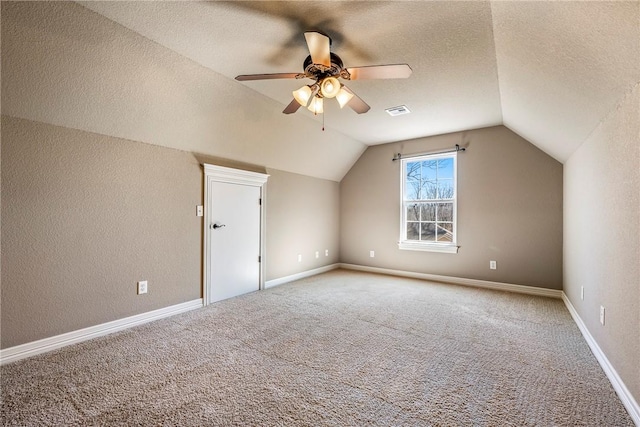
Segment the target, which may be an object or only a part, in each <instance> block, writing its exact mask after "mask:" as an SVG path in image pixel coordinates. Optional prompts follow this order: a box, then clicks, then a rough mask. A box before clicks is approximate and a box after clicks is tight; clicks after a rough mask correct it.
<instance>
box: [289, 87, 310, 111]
mask: <svg viewBox="0 0 640 427" xmlns="http://www.w3.org/2000/svg"><path fill="white" fill-rule="evenodd" d="M293 97H294V98H295V100H296V101H298V104H300V105H302V106H303V107H306V106H307V105H309V100H310V99H311V88H310V87H309V86H302V87H301V88H300V89H298V90H294V91H293Z"/></svg>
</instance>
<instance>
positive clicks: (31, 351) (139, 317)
mask: <svg viewBox="0 0 640 427" xmlns="http://www.w3.org/2000/svg"><path fill="white" fill-rule="evenodd" d="M201 307H202V298H200V299H196V300H193V301H187V302H183V303H181V304H176V305H172V306H169V307H165V308H160V309H158V310H153V311H149V312H147V313H141V314H136V315H135V316H130V317H126V318H124V319H118V320H114V321H112V322H107V323H103V324H101V325H95V326H90V327H88V328H84V329H79V330H77V331H72V332H67V333H64V334H61V335H56V336H54V337H49V338H44V339H41V340H38V341H33V342H29V343H26V344H21V345H17V346H15V347H9V348H6V349H3V350H0V365H4V364H7V363H10V362H15V361H17V360H20V359H25V358H27V357H31V356H35V355H36V354H41V353H45V352H47V351H51V350H55V349H57V348H60V347H65V346H67V345H71V344H76V343H79V342H82V341H86V340H89V339H92V338H97V337H100V336H103V335H107V334H110V333H113V332H117V331H120V330H123V329H127V328H131V327H133V326H137V325H142V324H143V323H147V322H151V321H153V320H158V319H162V318H164V317H169V316H173V315H175V314H179V313H184V312H185V311H190V310H194V309H196V308H201Z"/></svg>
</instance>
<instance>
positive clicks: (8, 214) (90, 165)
mask: <svg viewBox="0 0 640 427" xmlns="http://www.w3.org/2000/svg"><path fill="white" fill-rule="evenodd" d="M202 182H203V181H202V171H201V168H200V166H199V164H198V162H197V160H196V159H195V158H194V157H193V156H192V155H190V154H189V153H186V152H182V151H177V150H171V149H166V148H162V147H157V146H153V145H149V144H144V143H135V142H131V141H126V140H122V139H117V138H111V137H106V136H101V135H96V134H91V133H87V132H82V131H77V130H72V129H67V128H61V127H56V126H51V125H47V124H43V123H37V122H32V121H27V120H22V119H16V118H11V117H8V116H2V265H3V269H2V348H6V347H10V346H14V345H17V344H22V343H25V342H30V341H34V340H37V339H41V338H45V337H49V336H53V335H57V334H60V333H64V332H69V331H73V330H77V329H80V328H84V327H88V326H92V325H96V324H100V323H103V322H108V321H111V320H116V319H119V318H123V317H126V316H131V315H134V314H138V313H143V312H147V311H150V310H154V309H158V308H162V307H166V306H169V305H173V304H178V303H181V302H185V301H190V300H193V299H196V298H200V295H201V253H202V238H201V228H202V221H201V220H202V218H199V217H196V215H195V208H196V205H198V204H202ZM138 280H148V281H149V293H148V294H146V295H140V296H138V295H136V282H137V281H138Z"/></svg>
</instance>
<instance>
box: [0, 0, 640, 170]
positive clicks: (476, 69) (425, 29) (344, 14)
mask: <svg viewBox="0 0 640 427" xmlns="http://www.w3.org/2000/svg"><path fill="white" fill-rule="evenodd" d="M79 3H80V4H81V5H83V6H84V7H86V8H88V9H91V10H92V11H94V12H97V13H98V14H100V15H102V16H103V17H106V18H108V19H109V20H112V21H115V22H117V23H118V24H120V25H122V26H124V27H126V28H128V29H130V30H132V31H133V32H135V33H138V34H139V35H142V36H144V37H145V38H146V39H149V40H151V41H153V42H155V43H157V44H158V45H160V46H163V47H165V48H168V49H169V50H171V51H173V52H175V53H177V54H179V55H180V56H182V57H186V58H188V59H189V60H191V61H194V62H195V63H197V64H199V65H201V66H203V67H205V68H206V69H208V70H211V71H212V72H214V73H216V74H217V75H219V76H222V78H223V81H224V82H225V83H224V85H225V86H228V87H229V88H233V89H229V90H227V91H222V92H219V93H218V95H217V96H219V97H223V102H222V101H220V102H219V103H218V105H217V107H216V108H218V110H219V109H220V108H228V109H229V110H233V111H235V112H238V111H244V120H245V121H246V123H247V126H249V127H250V126H252V125H255V126H258V125H257V124H255V123H253V122H255V121H256V120H258V119H254V118H252V117H251V116H252V115H260V114H264V111H267V110H268V111H269V112H274V113H277V114H278V115H280V116H282V117H277V118H275V119H271V118H270V119H268V120H267V119H262V120H261V121H260V123H259V126H261V127H262V128H264V126H265V123H271V124H270V125H269V126H272V127H274V128H275V129H276V130H275V131H271V132H275V135H272V138H273V139H274V140H279V141H281V145H278V144H279V143H277V142H273V141H272V142H270V144H275V145H270V146H269V150H266V151H265V148H264V147H258V146H257V145H256V144H258V141H259V140H260V138H258V137H257V135H256V134H254V133H247V134H246V135H245V136H244V138H245V142H246V144H248V145H249V146H248V147H246V151H244V152H240V151H237V150H238V149H237V148H229V152H228V153H225V152H224V151H216V150H214V149H212V150H211V152H209V153H207V148H206V144H204V143H202V144H200V145H198V144H194V146H188V144H187V145H185V146H184V147H183V148H184V149H192V150H199V151H201V152H205V153H206V154H213V155H220V156H222V157H230V158H234V157H235V158H238V159H240V157H243V156H244V157H243V158H244V159H246V160H248V161H253V162H255V163H259V159H260V158H262V159H265V160H264V162H265V163H270V164H267V166H272V167H276V168H281V169H284V170H291V171H294V172H303V173H304V171H306V172H307V173H308V174H309V175H313V176H319V177H323V178H329V179H335V180H339V179H341V177H342V176H343V175H344V173H346V171H347V170H348V168H349V167H350V165H351V164H352V163H353V161H355V159H356V158H357V156H358V155H359V153H361V152H362V150H363V149H364V148H365V147H366V146H367V145H374V144H381V143H387V142H393V141H399V140H406V139H412V138H418V137H423V136H430V135H437V134H443V133H448V132H455V131H461V130H468V129H474V128H480V127H486V126H493V125H498V124H504V125H505V126H507V127H508V128H510V129H511V130H513V131H514V132H516V133H518V134H519V135H521V136H523V137H524V138H526V139H528V140H529V141H531V142H532V143H533V144H535V145H536V146H538V147H539V148H540V149H542V150H544V151H545V152H547V153H548V154H549V155H551V156H553V157H554V158H556V159H557V160H559V161H561V162H564V161H566V160H567V159H568V158H569V157H570V155H571V154H572V153H573V151H574V150H575V149H576V148H577V147H578V146H579V145H580V144H581V143H582V142H583V141H584V140H585V139H586V138H587V136H588V135H589V134H590V132H591V131H592V130H593V129H594V128H595V127H596V126H597V125H598V123H599V122H600V121H601V120H602V119H603V118H604V117H605V116H606V114H607V113H608V112H610V111H611V110H612V109H614V108H615V107H616V105H617V103H618V102H619V101H620V100H621V99H622V98H623V97H624V96H625V94H626V93H628V92H629V91H630V90H631V89H632V88H633V87H634V86H635V85H637V84H638V82H640V3H639V2H637V1H633V2H599V1H593V2H562V1H557V2H554V1H534V2H521V1H491V2H489V1H470V2H454V1H449V2H431V1H429V2H427V1H406V2H403V1H391V2H333V1H326V2H322V1H301V2H261V1H258V2H217V1H216V2H135V1H134V2H127V1H116V2H102V1H87V2H79ZM3 13H4V12H3ZM3 21H4V17H3ZM3 25H4V22H3ZM307 30H319V31H322V32H324V33H326V34H328V35H329V36H331V38H332V40H333V44H332V51H333V52H335V53H338V54H339V55H340V56H341V58H342V60H343V61H344V63H345V65H346V66H365V65H374V64H393V63H407V64H409V65H410V66H411V68H412V69H413V74H412V75H411V77H410V78H409V79H406V80H405V79H400V80H361V81H352V82H349V83H348V85H349V87H350V88H351V89H352V90H353V91H354V92H356V93H357V94H358V95H359V96H360V97H361V98H363V99H364V100H365V101H366V102H367V103H369V104H370V105H371V107H372V108H371V110H370V111H369V112H368V113H366V114H361V115H358V114H356V113H355V112H353V111H351V110H349V109H345V110H340V109H339V108H338V107H337V105H335V103H334V104H331V103H328V104H329V105H326V106H325V109H326V113H325V115H324V117H322V116H314V115H313V114H312V113H310V112H309V111H307V110H306V109H300V110H298V112H297V113H295V114H293V115H290V116H284V115H282V114H281V113H280V111H282V109H284V107H285V106H286V105H287V104H288V103H289V102H290V101H291V99H292V96H291V92H292V90H295V89H297V88H298V87H300V86H301V85H302V82H301V81H296V80H269V81H251V82H242V83H241V82H237V81H235V80H233V78H234V77H235V76H236V75H238V74H252V73H277V72H300V71H302V63H303V61H304V59H305V57H306V56H307V55H308V51H307V47H306V44H305V39H304V36H303V32H304V31H307ZM4 38H5V33H4V32H3V54H4V53H5V52H4V51H6V49H5V48H4ZM147 60H148V61H154V58H152V57H150V58H147ZM159 60H160V59H159ZM8 66H9V67H11V64H9V65H8ZM9 71H11V70H9ZM4 74H5V62H4V61H3V80H4V79H5V76H4ZM14 74H15V76H14V77H15V78H21V77H19V73H18V70H17V69H16V72H15V73H14ZM203 84H204V83H203ZM26 86H28V85H27V84H26V83H25V87H26ZM8 89H9V90H11V87H10V86H9V87H8ZM25 90H26V89H25ZM159 90H162V89H161V88H159ZM193 90H197V88H193ZM4 92H5V82H4V81H3V95H4ZM5 101H7V102H9V104H8V105H9V109H10V110H13V111H14V113H15V115H18V116H20V115H24V114H21V113H20V111H22V110H21V108H22V107H21V106H20V105H19V104H20V102H14V101H12V100H11V99H5V97H4V96H3V104H4V103H5ZM258 104H259V107H256V105H258ZM398 105H406V106H407V107H408V108H409V109H410V110H411V114H409V115H403V116H398V117H391V116H389V115H387V114H386V113H385V111H384V109H385V108H388V107H394V106H398ZM3 112H4V108H3ZM269 114H270V113H269ZM273 117H275V116H273ZM36 118H37V117H36ZM323 119H324V122H325V127H326V128H327V130H328V131H329V132H330V133H329V135H331V136H332V138H331V139H332V140H334V142H335V140H340V139H341V138H346V140H347V141H348V142H345V143H343V142H340V143H339V144H338V145H339V147H338V145H331V144H330V143H327V145H326V147H325V148H324V151H326V152H327V153H325V154H321V153H319V152H315V151H313V150H311V151H309V150H305V149H304V148H305V147H307V146H305V145H304V144H302V145H301V146H300V150H299V151H296V149H295V148H293V147H294V145H295V144H294V142H293V140H296V139H297V140H305V141H307V142H308V144H309V147H310V145H311V144H313V145H314V146H316V145H317V144H321V143H322V142H321V139H319V138H320V137H319V136H318V135H321V132H322V131H321V127H322V123H321V122H322V120H323ZM56 120H58V119H56ZM56 120H52V121H53V122H55V121H56ZM85 120H86V119H85ZM96 120H97V119H96ZM56 124H65V123H64V120H62V119H59V120H58V123H56ZM109 126H112V127H113V126H114V125H109ZM72 127H74V126H72ZM75 127H82V126H79V125H76V126H75ZM96 128H97V129H93V128H89V129H87V130H93V131H96V130H97V131H100V132H102V133H112V134H114V135H115V136H123V137H128V138H131V139H138V140H144V141H146V142H149V141H148V140H152V141H151V142H153V139H154V138H156V140H160V144H161V145H169V146H171V145H172V143H169V142H167V143H162V137H155V136H153V135H149V136H148V137H147V136H145V135H140V136H139V137H137V136H136V135H135V134H129V133H127V131H126V130H121V129H116V128H114V130H113V131H112V132H109V131H108V129H107V130H103V129H102V128H100V126H96ZM109 129H110V128H109ZM287 129H290V133H291V134H292V135H287ZM240 132H248V131H246V130H243V131H240ZM316 133H317V134H318V135H316ZM294 134H295V135H294ZM252 139H253V141H252ZM290 139H291V141H290ZM325 139H326V138H325ZM252 144H253V145H254V146H253V147H252V146H251V145H252ZM347 146H348V147H349V148H344V147H347ZM309 147H307V148H309ZM177 148H180V146H179V145H178V146H177ZM279 149H280V150H281V153H282V152H285V151H286V152H287V153H288V154H287V156H284V157H285V158H286V159H284V160H283V158H278V157H277V156H278V153H277V151H278V150H279ZM316 149H317V150H322V148H316ZM233 150H236V151H233ZM340 150H347V151H344V153H343V154H344V158H345V160H344V162H343V163H340V161H336V160H333V161H332V160H331V157H330V154H332V153H333V154H338V156H339V155H340ZM271 151H274V153H271ZM252 152H254V153H255V152H260V156H262V157H259V156H255V155H253V157H252V155H251V154H247V153H252ZM269 153H271V154H269ZM270 156H271V157H270ZM308 157H311V159H308ZM305 158H307V159H306V160H305ZM305 162H307V163H305ZM323 162H325V163H326V164H325V163H323ZM305 164H306V165H308V167H306V166H305V167H303V166H304V165H305ZM314 164H315V165H316V166H317V169H314ZM335 165H338V166H335ZM332 168H333V169H332ZM325 171H326V172H325Z"/></svg>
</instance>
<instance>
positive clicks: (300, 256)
mask: <svg viewBox="0 0 640 427" xmlns="http://www.w3.org/2000/svg"><path fill="white" fill-rule="evenodd" d="M298 262H302V255H301V254H298Z"/></svg>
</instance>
